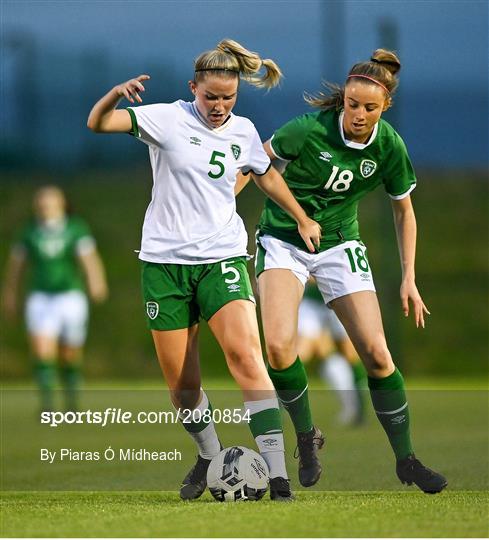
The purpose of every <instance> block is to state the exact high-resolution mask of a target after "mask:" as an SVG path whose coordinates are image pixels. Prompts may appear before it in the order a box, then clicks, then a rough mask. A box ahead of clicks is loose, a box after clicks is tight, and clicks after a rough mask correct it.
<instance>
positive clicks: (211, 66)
mask: <svg viewBox="0 0 489 540" xmlns="http://www.w3.org/2000/svg"><path fill="white" fill-rule="evenodd" d="M262 68H264V69H265V73H263V74H262V75H258V74H259V73H260V71H261V70H262ZM195 73H196V76H195V80H196V82H198V81H199V80H202V78H204V77H205V75H206V74H207V73H212V74H214V75H221V76H223V75H224V76H226V75H229V76H234V74H237V75H238V76H240V77H241V78H242V79H243V80H245V81H246V82H248V83H250V84H252V85H253V86H257V87H259V88H272V87H273V86H277V84H278V83H279V82H280V79H281V77H282V72H281V71H280V68H279V67H278V65H277V64H276V63H275V62H274V61H273V60H270V59H264V60H262V59H261V57H260V55H259V54H258V53H256V52H252V51H249V50H248V49H245V48H244V47H243V46H242V45H240V44H239V43H238V42H237V41H234V40H232V39H223V40H222V41H220V42H219V43H218V45H217V47H216V48H215V49H214V50H212V51H207V52H205V53H202V54H201V55H200V56H199V57H198V58H197V59H196V61H195Z"/></svg>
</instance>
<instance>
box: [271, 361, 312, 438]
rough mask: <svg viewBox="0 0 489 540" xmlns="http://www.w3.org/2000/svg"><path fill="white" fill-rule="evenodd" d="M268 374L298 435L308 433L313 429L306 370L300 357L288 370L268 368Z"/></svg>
mask: <svg viewBox="0 0 489 540" xmlns="http://www.w3.org/2000/svg"><path fill="white" fill-rule="evenodd" d="M268 374H269V375H270V379H272V383H273V386H275V390H276V392H277V395H278V397H279V399H280V402H281V403H282V405H283V406H284V408H285V409H286V410H287V412H288V413H289V415H290V418H291V420H292V423H293V424H294V428H295V431H296V433H306V432H308V431H311V429H312V428H313V425H312V418H311V408H310V406H309V395H308V391H307V375H306V370H305V369H304V366H303V364H302V362H301V361H300V359H299V357H297V359H296V361H295V362H294V363H293V364H292V365H290V366H289V367H288V368H286V369H274V368H272V367H271V366H270V365H269V366H268Z"/></svg>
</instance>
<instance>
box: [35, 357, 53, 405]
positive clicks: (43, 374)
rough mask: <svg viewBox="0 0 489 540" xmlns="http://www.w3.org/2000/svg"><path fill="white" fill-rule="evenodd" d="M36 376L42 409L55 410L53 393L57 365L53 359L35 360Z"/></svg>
mask: <svg viewBox="0 0 489 540" xmlns="http://www.w3.org/2000/svg"><path fill="white" fill-rule="evenodd" d="M34 378H35V380H36V382H37V386H38V388H39V393H40V396H41V409H42V410H43V411H52V410H53V393H54V384H55V381H56V366H55V364H54V362H52V361H49V362H48V361H46V360H42V361H41V360H36V361H35V362H34Z"/></svg>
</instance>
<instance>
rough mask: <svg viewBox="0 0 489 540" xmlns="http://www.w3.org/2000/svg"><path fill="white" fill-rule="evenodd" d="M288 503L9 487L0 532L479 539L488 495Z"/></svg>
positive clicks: (346, 496)
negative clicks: (19, 490)
mask: <svg viewBox="0 0 489 540" xmlns="http://www.w3.org/2000/svg"><path fill="white" fill-rule="evenodd" d="M296 495H297V500H296V502H294V503H293V504H283V503H282V504H281V503H272V502H271V501H269V500H265V501H259V502H255V503H248V502H242V503H235V504H231V503H229V504H226V503H222V504H220V503H217V502H214V501H213V499H212V498H211V496H210V495H209V494H206V495H205V496H203V497H202V499H201V500H199V501H197V502H192V503H183V502H181V501H180V500H179V498H178V494H177V493H175V492H161V493H157V492H83V493H74V492H61V493H13V494H10V495H8V496H4V497H3V498H2V503H3V505H2V535H4V536H17V537H25V536H27V537H31V536H49V537H85V536H88V537H128V536H129V537H136V538H137V537H235V536H238V537H348V536H350V537H403V536H406V537H484V536H487V533H488V532H489V531H488V524H487V519H488V518H487V508H488V504H489V501H488V496H487V493H482V492H467V491H455V492H450V491H447V492H445V493H442V494H441V495H438V496H428V495H424V494H422V493H418V492H363V493H362V492H337V491H332V492H308V493H306V492H303V491H302V492H297V493H296Z"/></svg>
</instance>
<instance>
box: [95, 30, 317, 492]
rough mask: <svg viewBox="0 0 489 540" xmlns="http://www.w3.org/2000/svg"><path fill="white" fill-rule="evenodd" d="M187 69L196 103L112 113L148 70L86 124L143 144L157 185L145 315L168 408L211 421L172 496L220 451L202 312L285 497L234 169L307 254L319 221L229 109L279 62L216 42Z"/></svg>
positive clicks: (198, 480)
mask: <svg viewBox="0 0 489 540" xmlns="http://www.w3.org/2000/svg"><path fill="white" fill-rule="evenodd" d="M262 70H263V71H264V73H263V75H260V71H262ZM194 71H195V75H194V78H193V79H192V80H191V81H189V88H190V91H191V92H192V94H193V95H194V97H195V100H194V101H193V102H191V103H190V102H185V101H182V100H179V101H176V102H174V103H168V104H163V103H159V104H154V105H147V106H141V107H130V108H129V109H116V107H117V105H118V103H119V101H120V100H121V98H123V97H125V98H126V99H128V100H129V102H131V103H134V102H138V103H141V102H142V99H141V92H144V91H145V88H144V86H143V82H144V81H146V80H148V79H149V76H148V75H140V76H139V77H137V78H135V79H131V80H129V81H127V82H125V83H122V84H119V85H117V86H115V87H114V88H113V89H112V90H110V91H109V92H108V93H107V94H106V95H105V96H104V97H103V98H102V99H101V100H100V101H98V102H97V103H96V104H95V106H94V107H93V109H92V111H91V112H90V115H89V118H88V127H89V128H90V129H92V130H93V131H95V132H104V133H115V132H121V133H128V132H130V133H132V134H133V135H134V136H135V137H136V138H138V139H139V140H141V141H142V142H144V143H145V144H147V145H148V147H149V154H150V160H151V166H152V169H153V182H154V184H153V192H152V200H151V203H150V205H149V207H148V209H147V211H146V216H145V220H144V225H143V237H142V246H141V252H140V255H139V258H140V259H141V261H142V283H143V295H144V300H145V304H146V316H147V321H148V325H149V327H150V329H151V332H152V335H153V340H154V343H155V348H156V352H157V355H158V360H159V363H160V366H161V369H162V371H163V375H164V377H165V380H166V382H167V384H168V386H169V388H170V392H171V397H172V401H173V403H174V405H175V407H177V408H184V409H187V410H188V409H190V410H192V411H194V410H198V411H200V412H201V413H202V415H201V416H202V418H204V417H206V418H208V419H209V418H210V421H201V422H192V423H190V424H188V423H186V424H184V427H185V429H186V430H187V431H188V432H189V434H190V435H191V436H192V437H193V439H194V440H195V442H196V444H197V446H198V451H199V455H198V458H197V463H196V464H195V466H194V467H193V468H192V469H191V471H190V472H189V474H188V475H187V476H186V478H185V479H184V481H183V484H182V487H181V489H180V496H181V498H182V499H185V500H188V499H196V498H198V497H200V495H201V494H202V493H203V491H204V490H205V488H206V471H207V468H208V465H209V463H210V460H211V459H212V458H213V457H214V456H215V455H217V454H218V453H219V451H220V449H221V444H220V441H219V439H218V437H217V434H216V431H215V427H214V424H213V422H212V415H211V414H206V413H209V412H211V411H212V407H211V405H210V403H209V399H208V397H207V395H206V394H205V392H204V391H203V390H202V389H201V378H200V368H199V353H198V345H197V338H198V328H199V324H198V323H199V319H200V317H201V316H202V317H203V318H205V319H206V320H207V322H208V324H209V327H210V329H211V330H212V332H213V333H214V335H215V337H216V339H217V341H218V342H219V344H220V346H221V348H222V350H223V352H224V355H225V357H226V361H227V364H228V367H229V370H230V371H231V374H232V375H233V377H234V378H235V380H236V382H237V383H238V385H239V386H240V388H241V390H242V392H243V397H244V401H245V408H246V410H247V411H249V416H250V429H251V431H252V433H253V436H254V438H255V441H256V443H257V446H258V449H259V451H260V453H261V454H262V456H263V457H264V459H265V461H266V462H267V464H268V467H269V469H270V496H271V498H272V499H273V500H284V501H289V500H291V499H292V498H293V496H292V494H291V491H290V485H289V481H288V478H287V472H286V469H285V460H284V443H283V433H282V424H281V418H280V414H279V406H278V401H277V398H276V395H275V392H274V388H273V385H272V382H271V380H270V378H269V376H268V374H267V370H266V368H265V364H264V362H263V356H262V351H261V345H260V339H259V333H258V325H257V320H256V313H255V303H254V298H253V292H252V288H251V284H250V280H249V277H248V273H247V269H246V256H247V251H246V247H247V235H246V231H245V228H244V225H243V222H242V220H241V218H240V217H239V216H238V214H237V213H236V204H235V198H234V185H235V179H236V174H237V172H238V171H241V172H242V173H244V174H248V173H251V174H252V176H253V179H254V180H255V182H256V183H257V185H258V186H259V187H260V188H261V189H262V190H263V191H264V192H265V193H266V194H267V195H268V196H269V197H270V198H272V199H273V200H275V201H276V202H277V203H278V204H279V205H280V206H281V207H282V208H283V209H284V210H285V211H286V212H287V213H288V214H289V215H291V216H292V217H293V219H294V220H295V221H296V223H297V226H298V230H299V233H300V235H301V237H302V238H303V239H304V241H305V243H306V245H307V246H308V249H309V250H310V251H311V252H312V251H314V245H313V244H316V245H318V243H319V237H320V227H319V226H318V224H317V223H316V222H315V221H313V220H311V219H309V218H308V217H307V216H306V214H305V212H304V211H303V209H302V208H301V207H300V205H299V204H298V203H297V202H296V201H295V199H294V197H293V196H292V194H291V193H290V191H289V189H288V188H287V186H286V184H285V182H284V181H283V179H282V177H281V176H280V174H279V173H277V172H276V171H275V170H274V169H273V168H271V166H270V159H269V158H268V156H267V155H266V153H265V152H264V151H263V148H262V145H261V142H260V138H259V135H258V133H257V131H256V129H255V127H254V125H253V124H252V123H251V122H250V121H249V120H248V119H246V118H243V117H239V116H235V115H234V114H233V113H232V112H231V111H232V108H233V107H234V105H235V103H236V99H237V93H238V86H239V81H240V76H241V77H242V78H244V79H245V80H247V81H248V82H249V83H251V84H253V85H255V86H258V87H272V86H275V85H276V84H277V83H278V82H279V80H280V77H281V72H280V70H279V68H278V66H277V65H276V64H275V63H274V62H273V61H272V60H262V59H261V58H260V57H259V55H258V54H256V53H253V52H250V51H248V50H247V49H245V48H243V47H242V46H241V45H240V44H239V43H236V42H235V41H232V40H223V41H221V42H220V43H219V44H218V45H217V47H216V49H214V50H211V51H207V52H205V53H202V54H201V55H200V56H199V57H198V58H197V60H196V61H195V70H194Z"/></svg>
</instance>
